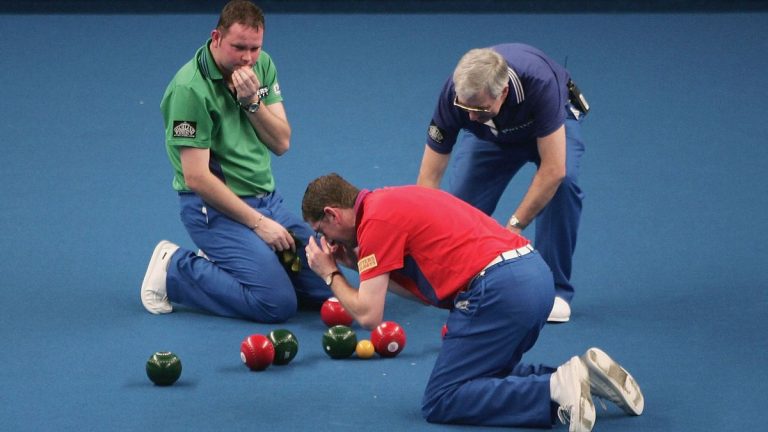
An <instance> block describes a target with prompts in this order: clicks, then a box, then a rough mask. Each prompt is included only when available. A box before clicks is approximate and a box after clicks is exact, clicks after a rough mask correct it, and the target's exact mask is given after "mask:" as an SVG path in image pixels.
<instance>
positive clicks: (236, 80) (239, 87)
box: [232, 66, 261, 105]
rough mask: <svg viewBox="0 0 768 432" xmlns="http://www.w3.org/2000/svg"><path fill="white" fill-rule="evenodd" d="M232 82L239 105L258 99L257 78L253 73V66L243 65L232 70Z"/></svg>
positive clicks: (258, 83)
mask: <svg viewBox="0 0 768 432" xmlns="http://www.w3.org/2000/svg"><path fill="white" fill-rule="evenodd" d="M232 84H233V85H234V87H235V92H236V93H237V101H238V102H239V103H240V104H241V105H249V104H252V103H256V102H257V101H258V94H259V87H260V86H261V83H260V82H259V78H258V77H257V76H256V74H255V73H253V68H251V67H250V66H244V67H241V68H240V69H235V71H234V72H232Z"/></svg>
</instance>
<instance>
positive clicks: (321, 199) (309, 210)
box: [301, 173, 360, 222]
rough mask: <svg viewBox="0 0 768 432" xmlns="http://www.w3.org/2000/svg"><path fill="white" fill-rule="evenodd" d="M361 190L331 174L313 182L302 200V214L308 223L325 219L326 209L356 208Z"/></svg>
mask: <svg viewBox="0 0 768 432" xmlns="http://www.w3.org/2000/svg"><path fill="white" fill-rule="evenodd" d="M359 194H360V189H358V188H356V187H355V186H353V185H352V184H351V183H349V182H348V181H346V180H344V179H343V178H342V177H341V176H340V175H338V174H336V173H331V174H327V175H324V176H322V177H318V178H316V179H314V180H312V181H311V182H310V183H309V185H307V190H306V191H304V198H303V199H302V200H301V214H302V216H303V217H304V220H305V221H307V222H316V221H319V220H320V219H322V218H323V214H324V213H323V209H324V208H325V207H338V208H354V207H355V201H356V200H357V195H359Z"/></svg>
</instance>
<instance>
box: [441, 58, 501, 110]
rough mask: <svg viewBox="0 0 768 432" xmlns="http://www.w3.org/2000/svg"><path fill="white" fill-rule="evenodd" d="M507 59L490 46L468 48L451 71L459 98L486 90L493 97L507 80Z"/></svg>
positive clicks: (498, 93) (471, 96) (497, 95)
mask: <svg viewBox="0 0 768 432" xmlns="http://www.w3.org/2000/svg"><path fill="white" fill-rule="evenodd" d="M507 70H508V66H507V61H506V60H504V57H502V56H501V54H499V53H497V52H496V51H494V50H492V49H490V48H475V49H472V50H469V51H468V52H467V53H466V54H464V56H462V57H461V60H459V64H457V65H456V69H455V70H454V71H453V85H454V87H455V88H456V94H457V95H458V96H459V99H462V100H467V99H472V98H473V97H475V96H477V95H479V94H481V93H482V92H483V91H487V92H488V94H489V95H490V96H491V97H493V98H494V99H495V98H498V97H499V96H500V95H501V92H502V91H503V90H504V87H505V86H506V85H507V83H508V82H509V75H508V73H507Z"/></svg>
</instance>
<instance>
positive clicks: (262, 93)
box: [256, 86, 269, 99]
mask: <svg viewBox="0 0 768 432" xmlns="http://www.w3.org/2000/svg"><path fill="white" fill-rule="evenodd" d="M256 96H258V97H259V99H264V98H265V97H267V96H269V87H267V86H263V87H259V91H257V92H256Z"/></svg>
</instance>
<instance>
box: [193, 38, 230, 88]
mask: <svg viewBox="0 0 768 432" xmlns="http://www.w3.org/2000/svg"><path fill="white" fill-rule="evenodd" d="M197 67H198V68H199V69H200V73H202V74H203V76H204V77H206V78H208V79H210V80H221V79H224V75H222V74H221V71H220V70H219V67H218V66H216V62H215V61H214V60H213V54H212V53H211V39H208V42H206V43H205V45H204V46H202V47H201V48H200V49H199V50H198V53H197Z"/></svg>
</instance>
